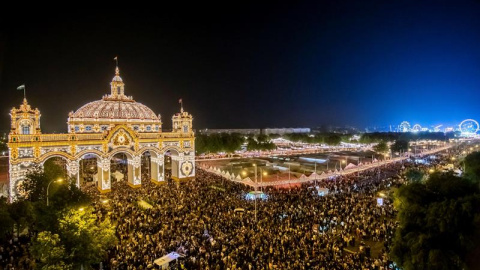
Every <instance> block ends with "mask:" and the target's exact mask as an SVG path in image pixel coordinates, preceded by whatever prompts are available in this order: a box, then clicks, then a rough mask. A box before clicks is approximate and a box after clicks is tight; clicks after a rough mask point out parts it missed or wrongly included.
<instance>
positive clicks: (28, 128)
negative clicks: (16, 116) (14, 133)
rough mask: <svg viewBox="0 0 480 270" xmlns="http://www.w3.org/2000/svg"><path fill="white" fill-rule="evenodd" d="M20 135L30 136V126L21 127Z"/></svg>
mask: <svg viewBox="0 0 480 270" xmlns="http://www.w3.org/2000/svg"><path fill="white" fill-rule="evenodd" d="M22 134H30V126H22Z"/></svg>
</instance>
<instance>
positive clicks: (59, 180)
mask: <svg viewBox="0 0 480 270" xmlns="http://www.w3.org/2000/svg"><path fill="white" fill-rule="evenodd" d="M62 181H63V179H62V178H59V179H57V180H52V181H50V183H48V186H47V206H49V204H48V190H49V189H50V185H51V184H52V183H53V182H56V183H61V182H62Z"/></svg>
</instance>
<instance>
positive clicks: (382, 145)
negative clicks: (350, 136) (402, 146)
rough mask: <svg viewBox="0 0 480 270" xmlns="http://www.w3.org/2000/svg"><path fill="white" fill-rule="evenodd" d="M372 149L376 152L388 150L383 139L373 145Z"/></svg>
mask: <svg viewBox="0 0 480 270" xmlns="http://www.w3.org/2000/svg"><path fill="white" fill-rule="evenodd" d="M373 151H375V152H377V153H386V152H387V151H388V145H387V143H386V142H385V141H381V142H379V143H378V144H377V145H375V146H374V147H373Z"/></svg>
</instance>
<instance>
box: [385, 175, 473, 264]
mask: <svg viewBox="0 0 480 270" xmlns="http://www.w3.org/2000/svg"><path fill="white" fill-rule="evenodd" d="M395 206H396V207H397V209H398V210H399V213H398V217H397V218H398V221H399V226H398V228H397V231H396V234H395V238H394V240H393V244H392V249H391V256H392V258H393V259H394V260H395V262H396V263H397V264H398V265H399V266H400V267H401V268H402V269H405V270H416V269H432V270H436V269H468V268H466V264H465V259H466V256H467V255H468V253H469V252H470V251H472V249H473V248H474V247H476V246H478V245H479V244H480V243H479V241H478V239H479V238H478V232H479V229H480V227H479V225H480V224H479V221H480V195H479V188H478V186H477V185H475V184H474V183H472V182H471V181H468V180H466V179H464V178H460V177H457V176H454V175H453V174H452V173H446V174H441V173H434V174H432V175H430V177H429V178H428V180H426V181H425V182H423V183H421V182H414V183H411V184H409V185H403V186H401V187H400V188H398V189H397V190H396V192H395Z"/></svg>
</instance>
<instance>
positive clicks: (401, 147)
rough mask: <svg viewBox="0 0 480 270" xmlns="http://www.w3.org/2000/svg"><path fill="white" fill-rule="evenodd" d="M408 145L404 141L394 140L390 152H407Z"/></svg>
mask: <svg viewBox="0 0 480 270" xmlns="http://www.w3.org/2000/svg"><path fill="white" fill-rule="evenodd" d="M408 147H409V143H408V141H406V140H396V141H395V142H394V143H393V144H392V145H391V146H390V149H392V152H398V153H400V152H407V151H408Z"/></svg>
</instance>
